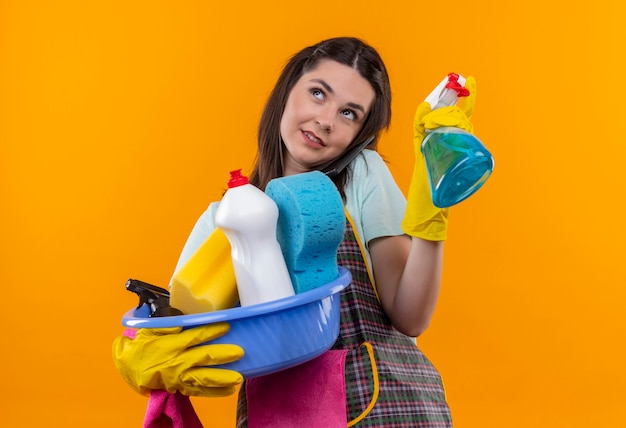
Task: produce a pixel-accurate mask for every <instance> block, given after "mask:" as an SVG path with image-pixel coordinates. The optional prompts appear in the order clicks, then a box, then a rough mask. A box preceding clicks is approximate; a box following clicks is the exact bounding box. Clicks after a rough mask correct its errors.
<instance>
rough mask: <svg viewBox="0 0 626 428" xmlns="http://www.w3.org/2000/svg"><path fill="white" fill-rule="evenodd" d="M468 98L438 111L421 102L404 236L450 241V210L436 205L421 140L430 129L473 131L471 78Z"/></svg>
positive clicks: (473, 86)
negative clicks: (448, 234)
mask: <svg viewBox="0 0 626 428" xmlns="http://www.w3.org/2000/svg"><path fill="white" fill-rule="evenodd" d="M465 87H466V88H467V89H468V90H469V92H470V94H469V96H467V97H465V98H462V99H461V100H460V102H459V105H458V106H450V107H441V108H437V109H435V110H432V109H431V106H430V104H429V103H427V102H423V103H421V104H420V105H419V106H418V107H417V111H416V112H415V118H414V120H413V149H414V151H415V166H414V167H413V178H412V179H411V184H410V187H409V193H408V196H407V207H406V211H405V213H404V220H403V221H402V230H403V231H404V233H406V234H407V235H410V236H414V237H417V238H422V239H425V240H428V241H443V240H445V239H446V238H447V231H448V212H449V208H438V207H437V206H435V204H433V201H432V195H431V192H430V185H429V182H428V173H427V171H426V162H425V160H424V155H423V154H422V141H423V140H424V136H425V134H426V131H427V130H432V129H435V128H439V127H443V126H452V127H456V128H460V129H463V130H464V131H467V132H470V133H472V132H473V129H474V127H473V126H472V123H471V122H470V117H471V115H472V113H473V111H474V103H475V100H476V80H475V79H474V78H473V77H472V76H469V77H467V79H466V80H465Z"/></svg>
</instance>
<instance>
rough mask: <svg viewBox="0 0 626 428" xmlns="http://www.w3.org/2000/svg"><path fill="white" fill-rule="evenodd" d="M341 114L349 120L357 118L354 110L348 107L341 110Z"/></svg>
mask: <svg viewBox="0 0 626 428" xmlns="http://www.w3.org/2000/svg"><path fill="white" fill-rule="evenodd" d="M341 114H342V115H343V116H345V117H346V118H348V119H350V120H355V119H356V118H357V117H356V114H354V112H353V111H352V110H349V109H346V110H343V111H342V112H341Z"/></svg>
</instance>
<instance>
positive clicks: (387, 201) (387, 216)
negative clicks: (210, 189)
mask: <svg viewBox="0 0 626 428" xmlns="http://www.w3.org/2000/svg"><path fill="white" fill-rule="evenodd" d="M350 165H351V168H352V178H351V180H350V181H349V182H348V184H347V186H346V189H345V193H346V210H347V211H348V213H349V215H350V217H351V218H352V222H353V226H354V228H355V229H356V230H355V233H356V235H357V238H358V239H359V241H360V244H361V247H362V248H363V249H364V252H365V257H366V259H367V260H366V261H367V263H368V266H369V267H370V268H371V266H372V260H371V257H370V254H369V245H368V244H369V242H370V241H371V240H372V239H374V238H379V237H382V236H396V235H402V234H404V232H403V231H402V228H401V223H402V218H403V217H404V211H405V208H406V199H405V197H404V195H403V194H402V192H401V191H400V188H399V187H398V185H397V184H396V182H395V180H394V178H393V176H392V175H391V172H390V171H389V168H387V165H386V164H385V161H384V160H383V159H382V158H381V157H380V155H379V154H378V153H377V152H375V151H373V150H364V151H363V153H362V155H361V156H357V157H356V158H355V159H354V160H353V161H352V163H351V164H350ZM218 206H219V202H212V203H211V204H210V205H209V207H208V208H207V210H206V211H205V212H204V213H203V214H202V215H201V216H200V218H199V219H198V221H197V222H196V224H195V226H194V228H193V230H192V231H191V234H190V235H189V238H188V239H187V242H186V243H185V246H184V247H183V251H182V253H181V255H180V257H179V259H178V264H177V265H176V269H175V272H177V271H178V270H179V269H180V268H181V267H182V266H183V265H184V264H185V262H186V261H187V260H188V259H189V258H190V257H191V256H192V255H193V253H194V252H195V251H196V250H197V249H198V248H199V247H200V245H202V243H203V242H204V241H205V240H206V238H207V237H208V236H209V235H210V234H211V232H213V230H214V229H215V212H216V211H217V207H218ZM370 272H371V270H370Z"/></svg>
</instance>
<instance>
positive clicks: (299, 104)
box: [280, 60, 375, 175]
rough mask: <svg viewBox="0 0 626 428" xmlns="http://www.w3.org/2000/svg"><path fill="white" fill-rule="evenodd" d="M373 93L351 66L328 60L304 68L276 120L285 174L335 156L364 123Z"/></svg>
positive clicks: (344, 147)
mask: <svg viewBox="0 0 626 428" xmlns="http://www.w3.org/2000/svg"><path fill="white" fill-rule="evenodd" d="M374 97H375V93H374V89H372V86H371V85H370V84H369V82H368V81H367V80H365V79H364V78H363V77H362V76H361V75H360V74H359V73H358V72H357V71H356V70H354V69H353V68H350V67H348V66H346V65H343V64H341V63H338V62H336V61H333V60H323V61H321V62H320V63H319V64H318V66H317V67H316V68H315V69H314V70H311V71H309V72H307V73H305V74H303V75H302V77H300V79H299V80H298V82H296V84H295V85H294V87H293V89H292V90H291V92H290V94H289V97H288V98H287V104H286V105H285V111H284V112H283V116H282V118H281V121H280V134H281V136H282V138H283V141H284V142H285V146H286V147H287V153H286V156H285V163H284V175H292V174H297V173H300V172H306V171H311V170H313V169H315V167H318V166H320V165H323V164H325V163H327V162H329V161H331V160H333V159H335V158H337V157H339V156H340V155H341V154H342V153H343V152H344V151H345V150H346V148H347V147H348V145H349V144H350V143H351V142H352V140H353V139H354V137H356V135H357V133H358V132H359V130H360V129H361V127H362V126H363V123H364V122H365V118H366V117H367V114H368V113H369V111H370V108H371V106H372V103H373V102H374Z"/></svg>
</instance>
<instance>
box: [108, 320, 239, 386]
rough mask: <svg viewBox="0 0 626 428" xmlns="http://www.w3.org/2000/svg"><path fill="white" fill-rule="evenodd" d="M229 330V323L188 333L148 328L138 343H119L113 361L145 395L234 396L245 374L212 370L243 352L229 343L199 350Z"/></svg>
mask: <svg viewBox="0 0 626 428" xmlns="http://www.w3.org/2000/svg"><path fill="white" fill-rule="evenodd" d="M229 329H230V326H229V325H228V324H227V323H216V324H209V325H205V326H200V327H194V328H190V329H187V330H183V329H182V328H181V327H174V328H157V329H149V328H142V329H139V330H137V334H136V336H135V338H134V339H131V338H130V337H127V336H120V337H118V338H116V339H115V341H114V343H113V360H114V362H115V366H116V368H117V370H118V371H119V372H120V374H121V375H122V378H124V380H125V381H126V383H128V384H129V385H130V386H131V387H132V388H133V389H134V390H135V391H137V392H139V393H140V394H144V395H148V394H149V393H150V391H151V390H153V389H160V390H166V391H168V392H169V393H172V394H173V393H175V392H176V391H180V392H181V393H182V394H184V395H190V396H203V397H223V396H227V395H231V394H232V393H234V392H235V387H236V386H237V385H239V384H240V383H241V382H242V381H243V377H242V376H241V374H240V373H238V372H236V371H233V370H226V369H221V368H213V367H207V366H212V365H218V364H226V363H229V362H232V361H236V360H238V359H240V358H241V357H242V356H243V354H244V351H243V349H241V347H239V346H237V345H229V344H213V345H212V344H207V345H203V346H195V345H198V344H201V343H204V342H208V341H211V340H213V339H216V338H217V337H220V336H222V335H224V334H225V333H226V332H228V330H229Z"/></svg>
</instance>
